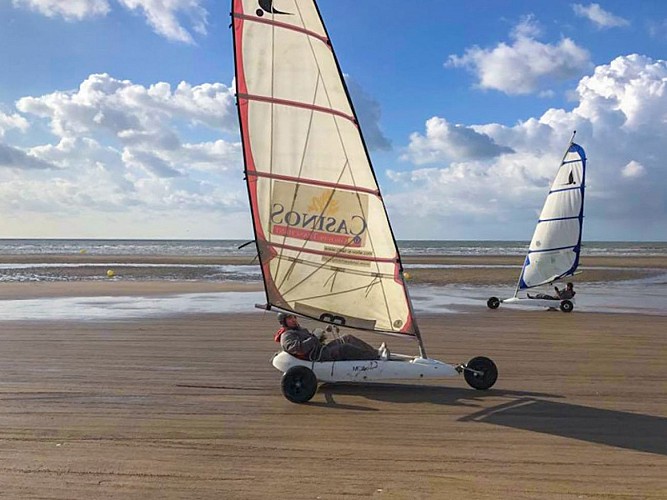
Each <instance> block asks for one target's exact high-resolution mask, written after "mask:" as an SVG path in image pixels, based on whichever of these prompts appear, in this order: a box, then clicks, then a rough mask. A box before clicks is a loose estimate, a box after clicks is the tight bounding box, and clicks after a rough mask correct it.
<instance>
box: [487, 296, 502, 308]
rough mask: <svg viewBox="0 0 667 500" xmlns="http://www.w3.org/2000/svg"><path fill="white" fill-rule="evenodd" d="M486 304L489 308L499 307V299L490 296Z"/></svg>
mask: <svg viewBox="0 0 667 500" xmlns="http://www.w3.org/2000/svg"><path fill="white" fill-rule="evenodd" d="M486 306H487V307H488V308H489V309H498V307H500V299H499V298H498V297H491V298H490V299H489V300H487V301H486Z"/></svg>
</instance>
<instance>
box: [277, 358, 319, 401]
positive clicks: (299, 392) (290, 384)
mask: <svg viewBox="0 0 667 500" xmlns="http://www.w3.org/2000/svg"><path fill="white" fill-rule="evenodd" d="M280 389H281V391H282V393H283V396H285V397H286V398H287V399H288V400H289V401H291V402H292V403H306V402H308V401H310V399H311V398H312V397H313V396H314V395H315V392H317V377H316V376H315V374H314V373H313V370H311V369H310V368H308V367H307V366H293V367H292V368H290V369H289V370H287V371H286V372H285V373H283V378H282V379H281V381H280Z"/></svg>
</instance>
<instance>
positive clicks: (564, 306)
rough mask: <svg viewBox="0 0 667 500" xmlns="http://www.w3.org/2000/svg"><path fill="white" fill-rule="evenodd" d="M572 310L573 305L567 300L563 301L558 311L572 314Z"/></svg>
mask: <svg viewBox="0 0 667 500" xmlns="http://www.w3.org/2000/svg"><path fill="white" fill-rule="evenodd" d="M572 309H574V304H573V303H572V302H570V301H569V300H564V301H563V302H561V303H560V310H561V311H563V312H564V313H569V312H572Z"/></svg>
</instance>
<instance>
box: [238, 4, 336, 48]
mask: <svg viewBox="0 0 667 500" xmlns="http://www.w3.org/2000/svg"><path fill="white" fill-rule="evenodd" d="M232 17H235V18H237V19H242V20H244V21H250V22H254V23H262V24H268V25H271V26H276V27H278V28H284V29H287V30H292V31H296V32H298V33H303V34H304V35H308V36H312V37H313V38H317V39H318V40H320V41H322V42H324V43H325V44H326V45H327V46H329V45H330V42H329V39H328V38H327V37H326V36H322V35H320V34H318V33H316V32H314V31H310V30H307V29H303V28H299V27H298V26H294V25H292V24H287V23H281V22H280V21H275V20H273V19H267V18H265V17H257V16H249V15H246V14H238V13H235V12H232Z"/></svg>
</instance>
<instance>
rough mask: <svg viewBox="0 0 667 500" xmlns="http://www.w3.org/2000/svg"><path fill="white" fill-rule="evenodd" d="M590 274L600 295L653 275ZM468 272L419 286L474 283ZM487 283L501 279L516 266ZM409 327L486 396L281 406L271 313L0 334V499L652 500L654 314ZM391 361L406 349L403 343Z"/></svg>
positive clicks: (444, 387)
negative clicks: (602, 288) (482, 380)
mask: <svg viewBox="0 0 667 500" xmlns="http://www.w3.org/2000/svg"><path fill="white" fill-rule="evenodd" d="M426 260H429V259H426ZM491 260H492V261H493V259H491ZM603 260H604V262H597V263H598V265H599V266H600V268H599V269H598V270H597V271H599V272H600V273H601V274H600V276H604V278H605V279H614V278H617V279H624V278H622V277H624V276H626V274H624V273H625V272H628V273H630V274H632V273H636V272H641V273H644V272H647V271H646V269H658V270H659V269H664V268H665V267H667V266H665V261H664V259H651V263H650V265H648V264H647V263H646V261H642V262H636V261H635V260H633V259H628V258H625V259H623V258H617V259H616V260H614V259H612V262H610V261H609V260H608V259H603ZM107 262H110V261H107ZM431 262H433V261H432V260H431ZM436 262H437V263H439V264H449V263H451V262H449V261H443V260H442V258H441V259H440V260H436ZM483 262H486V263H487V264H488V263H489V259H488V258H482V259H481V260H480V259H472V260H470V261H468V260H467V259H466V262H465V264H469V263H472V264H473V265H476V264H481V263H483ZM505 262H507V263H508V264H504V263H505ZM413 263H414V264H417V262H413ZM421 263H422V264H423V263H425V262H424V261H423V260H422V261H421ZM456 263H458V264H461V259H458V260H456ZM520 263H521V259H518V263H517V259H514V258H506V257H503V258H498V259H497V260H496V261H493V262H492V264H497V265H511V266H513V265H515V264H516V265H517V266H519V265H520ZM583 265H584V266H591V267H594V266H593V261H592V260H591V261H589V262H587V263H583ZM406 267H409V263H408V262H406ZM608 268H611V269H608ZM640 268H641V269H643V270H638V269H640ZM421 270H422V269H418V268H415V269H414V270H413V271H411V272H412V273H414V274H416V276H415V277H414V280H415V281H420V279H419V272H421ZM474 270H475V269H464V270H461V269H460V268H459V269H454V270H452V269H437V272H438V273H445V272H446V273H447V275H448V276H451V275H452V274H453V275H457V273H464V274H465V275H466V276H468V277H467V278H466V279H467V280H469V281H475V280H479V279H480V278H478V277H474V276H473V277H472V278H471V277H470V271H474ZM496 270H497V271H502V272H505V271H510V274H511V276H512V279H511V280H510V281H513V280H515V279H516V269H513V268H509V269H506V268H497V269H496ZM433 271H434V270H431V272H433ZM452 271H453V272H452ZM487 271H488V269H487ZM591 271H592V270H591ZM648 272H656V271H648ZM459 275H460V274H459ZM584 275H589V276H590V273H589V271H588V270H587V271H586V273H584V274H582V275H581V276H582V277H583V276H584ZM475 276H476V275H475ZM497 279H499V280H500V281H502V280H503V279H504V277H503V276H500V275H498V276H497ZM482 282H483V281H482ZM239 287H241V289H242V288H243V287H248V288H249V289H253V290H254V289H256V288H259V289H260V290H261V285H257V284H253V283H249V284H241V283H231V284H230V283H216V282H208V283H206V282H200V281H182V282H163V281H150V280H148V281H130V280H128V281H124V280H123V279H117V280H108V281H103V280H102V281H89V280H80V281H72V282H58V283H2V285H1V286H0V290H2V298H3V299H5V300H7V299H16V298H21V297H23V298H30V297H58V296H59V294H60V296H88V297H94V296H96V295H97V296H99V295H108V294H109V293H112V294H113V293H116V294H119V295H133V296H135V297H136V300H138V301H141V300H143V298H145V297H151V296H165V295H169V294H176V293H192V292H199V293H204V292H207V291H213V292H224V291H231V290H239ZM419 323H420V327H421V329H422V331H423V336H424V340H425V343H426V348H427V353H428V355H429V356H431V357H433V358H436V359H440V360H442V361H446V362H450V363H458V362H465V361H467V360H469V359H470V358H472V357H473V356H476V355H486V356H489V357H492V358H493V359H494V360H495V361H496V363H497V365H498V367H499V372H500V376H499V380H498V382H497V384H496V386H495V387H494V388H493V389H492V390H490V391H486V392H481V391H475V390H473V389H470V388H469V387H468V386H467V385H466V384H465V381H464V380H463V379H462V378H461V377H457V378H447V379H443V380H441V381H440V380H438V381H428V382H423V383H419V384H417V383H398V384H380V385H358V386H355V385H349V384H348V385H344V384H336V385H322V386H320V389H319V391H318V393H317V394H316V395H315V397H314V398H313V400H312V401H311V402H310V403H309V404H306V405H294V404H292V403H289V402H288V401H287V400H286V399H284V398H283V396H282V395H281V393H280V387H279V382H280V373H279V372H278V371H277V370H275V369H274V368H273V367H272V366H271V364H270V358H271V356H272V354H273V353H274V352H275V350H276V344H275V343H274V342H273V340H272V334H273V332H274V331H275V329H276V326H277V324H276V322H275V315H274V314H273V313H263V312H261V311H257V310H253V308H252V304H248V313H247V314H245V313H244V314H232V315H230V314H199V315H191V314H190V315H189V314H179V315H175V316H169V317H162V318H145V319H137V320H118V321H109V320H106V321H34V320H32V321H31V320H29V319H25V320H21V321H2V322H0V346H2V349H0V400H1V403H2V404H1V406H0V484H1V485H2V493H1V494H0V496H4V497H6V498H49V499H55V498H58V499H91V498H118V499H121V498H122V499H127V498H160V499H162V498H211V499H213V498H226V499H227V498H238V499H247V498H280V499H283V498H285V499H292V498H299V499H300V498H304V499H315V498H322V499H325V498H367V497H378V498H453V497H455V496H466V497H474V498H488V499H491V498H493V499H498V498H512V499H515V498H519V499H524V498H525V499H535V498H556V499H570V498H571V499H579V498H596V499H599V498H632V499H637V498H640V499H658V498H667V479H666V478H665V470H667V440H665V436H667V398H666V397H665V387H667V375H665V370H664V362H665V359H667V337H666V336H665V334H664V332H665V331H667V316H665V315H663V316H660V315H658V316H649V315H643V314H604V313H590V312H581V311H578V310H575V311H574V312H573V313H571V314H563V313H560V312H558V313H550V312H546V311H543V310H536V311H522V310H515V309H514V310H513V309H511V308H509V307H507V308H504V307H501V308H500V309H498V310H496V311H491V310H488V309H486V308H485V307H478V308H471V310H470V311H469V312H468V313H467V314H438V315H433V314H423V315H420V317H419ZM308 326H312V324H310V325H308ZM362 336H363V337H364V338H365V339H366V340H368V341H370V342H372V343H374V344H379V343H380V342H382V341H383V340H386V337H380V336H377V335H372V334H369V335H362ZM389 345H390V348H391V349H392V351H394V352H402V353H406V354H416V352H417V350H416V345H415V344H414V343H413V342H411V341H409V340H402V339H394V338H390V339H389Z"/></svg>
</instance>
